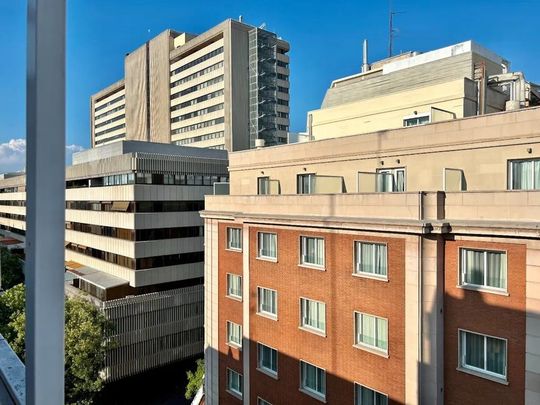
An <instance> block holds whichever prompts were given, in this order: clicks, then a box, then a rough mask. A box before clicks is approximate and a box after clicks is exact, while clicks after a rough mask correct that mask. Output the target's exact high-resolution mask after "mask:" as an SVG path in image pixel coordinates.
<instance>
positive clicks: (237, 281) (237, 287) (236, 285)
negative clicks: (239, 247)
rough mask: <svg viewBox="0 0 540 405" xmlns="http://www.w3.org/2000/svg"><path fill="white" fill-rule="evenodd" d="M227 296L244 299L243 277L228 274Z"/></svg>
mask: <svg viewBox="0 0 540 405" xmlns="http://www.w3.org/2000/svg"><path fill="white" fill-rule="evenodd" d="M227 295H228V296H229V297H234V298H240V299H242V277H240V276H238V275H236V274H230V273H228V274H227Z"/></svg>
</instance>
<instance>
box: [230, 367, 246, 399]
mask: <svg viewBox="0 0 540 405" xmlns="http://www.w3.org/2000/svg"><path fill="white" fill-rule="evenodd" d="M227 391H229V392H230V393H231V394H234V395H236V396H238V397H240V398H242V392H243V391H244V382H243V378H242V374H240V373H237V372H236V371H234V370H231V369H230V368H228V369H227Z"/></svg>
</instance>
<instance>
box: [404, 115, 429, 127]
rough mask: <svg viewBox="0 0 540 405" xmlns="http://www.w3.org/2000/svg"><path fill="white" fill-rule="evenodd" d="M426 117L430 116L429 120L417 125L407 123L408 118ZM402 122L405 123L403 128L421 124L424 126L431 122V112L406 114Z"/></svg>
mask: <svg viewBox="0 0 540 405" xmlns="http://www.w3.org/2000/svg"><path fill="white" fill-rule="evenodd" d="M424 117H427V118H428V122H424V123H422V124H416V125H405V121H407V120H411V119H420V118H424ZM402 123H403V128H411V127H419V126H422V125H426V124H431V112H425V113H418V114H413V115H406V116H405V117H403V120H402Z"/></svg>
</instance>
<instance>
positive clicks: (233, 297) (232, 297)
mask: <svg viewBox="0 0 540 405" xmlns="http://www.w3.org/2000/svg"><path fill="white" fill-rule="evenodd" d="M225 296H226V297H227V298H230V299H231V300H235V301H239V302H242V297H237V296H235V295H229V294H226V295H225Z"/></svg>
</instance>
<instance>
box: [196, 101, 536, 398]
mask: <svg viewBox="0 0 540 405" xmlns="http://www.w3.org/2000/svg"><path fill="white" fill-rule="evenodd" d="M230 179H231V184H230V195H215V196H210V197H207V198H206V207H205V211H204V212H203V217H204V220H205V255H206V257H205V259H206V260H205V292H206V298H205V319H206V321H205V322H206V324H205V325H206V326H205V335H206V336H205V357H206V382H205V384H206V386H205V393H206V403H207V404H211V405H213V404H218V403H219V404H232V405H234V404H242V403H243V404H254V405H268V404H272V405H278V404H290V405H292V404H295V405H296V404H317V403H328V404H351V405H352V404H361V405H365V404H369V405H371V404H443V403H444V404H448V405H453V404H460V405H462V404H512V405H513V404H528V405H532V404H540V109H539V108H530V109H525V110H519V111H509V112H503V113H497V114H490V115H484V116H478V117H471V118H464V119H457V120H452V121H448V122H440V123H432V124H429V125H422V126H416V127H410V128H403V129H396V130H388V131H384V132H377V133H369V134H362V135H354V136H348V137H342V138H335V139H327V140H321V141H314V142H307V143H300V144H292V145H284V146H276V147H271V148H264V149H259V150H250V151H242V152H235V153H231V154H230Z"/></svg>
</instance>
